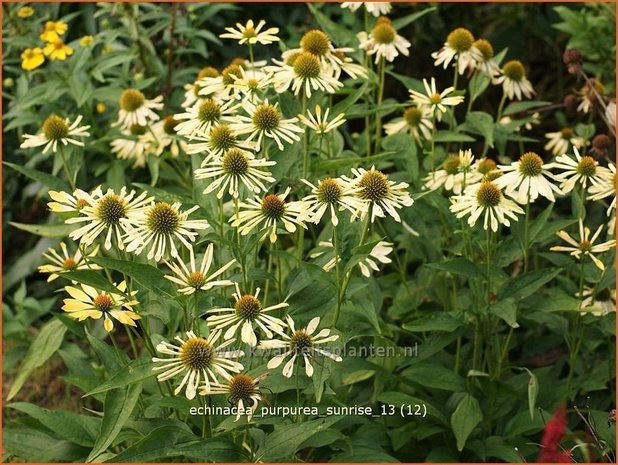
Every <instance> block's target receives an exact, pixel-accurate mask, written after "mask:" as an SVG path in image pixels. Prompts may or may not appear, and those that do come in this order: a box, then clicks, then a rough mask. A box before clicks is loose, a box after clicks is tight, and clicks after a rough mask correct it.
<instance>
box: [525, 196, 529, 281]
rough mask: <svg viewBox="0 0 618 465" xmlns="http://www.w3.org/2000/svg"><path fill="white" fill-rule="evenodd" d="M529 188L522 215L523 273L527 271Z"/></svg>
mask: <svg viewBox="0 0 618 465" xmlns="http://www.w3.org/2000/svg"><path fill="white" fill-rule="evenodd" d="M529 191H530V189H528V201H527V202H526V213H525V216H524V273H526V272H528V241H529V238H528V235H529V231H528V229H529V228H530V192H529Z"/></svg>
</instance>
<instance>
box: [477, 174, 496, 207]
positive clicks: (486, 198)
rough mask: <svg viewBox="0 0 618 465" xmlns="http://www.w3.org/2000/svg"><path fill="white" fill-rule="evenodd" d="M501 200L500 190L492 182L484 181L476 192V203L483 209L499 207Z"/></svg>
mask: <svg viewBox="0 0 618 465" xmlns="http://www.w3.org/2000/svg"><path fill="white" fill-rule="evenodd" d="M501 198H502V193H501V192H500V188H499V187H498V186H496V185H495V184H494V183H493V182H491V181H483V182H482V183H481V185H480V186H479V188H478V190H477V191H476V201H477V202H478V204H479V205H480V206H481V207H483V208H493V207H497V206H498V205H500V199H501Z"/></svg>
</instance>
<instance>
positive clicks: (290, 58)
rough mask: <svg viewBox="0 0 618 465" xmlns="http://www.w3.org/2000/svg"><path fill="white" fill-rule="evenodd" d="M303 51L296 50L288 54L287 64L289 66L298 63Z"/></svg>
mask: <svg viewBox="0 0 618 465" xmlns="http://www.w3.org/2000/svg"><path fill="white" fill-rule="evenodd" d="M301 53H302V52H294V53H291V54H290V55H288V57H287V58H286V59H285V64H286V65H289V66H294V63H296V59H297V58H298V57H299V56H300V54H301Z"/></svg>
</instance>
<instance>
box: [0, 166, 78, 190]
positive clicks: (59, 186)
mask: <svg viewBox="0 0 618 465" xmlns="http://www.w3.org/2000/svg"><path fill="white" fill-rule="evenodd" d="M3 163H4V164H5V165H6V166H9V167H11V168H13V169H14V170H15V171H17V172H19V173H21V174H23V175H25V176H28V177H29V178H30V179H33V180H35V181H38V182H40V183H41V184H43V185H44V186H46V187H49V188H50V189H51V190H54V191H66V192H71V187H70V186H69V185H68V184H67V183H66V182H65V181H63V180H62V179H60V178H59V177H58V176H53V175H51V174H48V173H44V172H43V171H39V170H35V169H32V168H26V167H25V166H20V165H16V164H15V163H9V162H8V161H5V162H3Z"/></svg>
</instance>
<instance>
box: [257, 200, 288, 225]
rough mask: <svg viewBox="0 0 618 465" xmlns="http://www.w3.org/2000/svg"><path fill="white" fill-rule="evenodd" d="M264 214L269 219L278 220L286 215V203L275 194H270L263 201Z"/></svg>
mask: <svg viewBox="0 0 618 465" xmlns="http://www.w3.org/2000/svg"><path fill="white" fill-rule="evenodd" d="M262 213H263V214H264V216H266V217H267V218H269V219H272V220H278V219H280V218H281V217H283V215H284V213H285V202H284V201H283V200H281V197H279V196H278V195H275V194H268V195H267V196H266V197H264V198H263V199H262Z"/></svg>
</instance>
